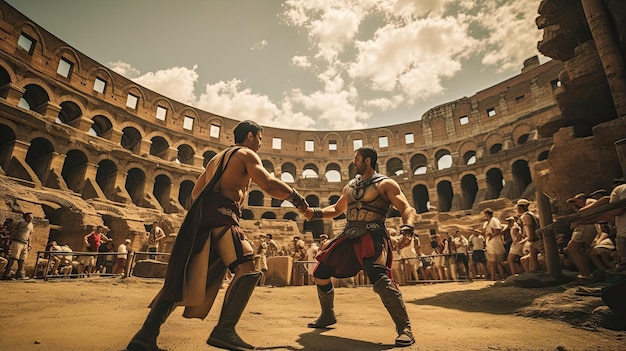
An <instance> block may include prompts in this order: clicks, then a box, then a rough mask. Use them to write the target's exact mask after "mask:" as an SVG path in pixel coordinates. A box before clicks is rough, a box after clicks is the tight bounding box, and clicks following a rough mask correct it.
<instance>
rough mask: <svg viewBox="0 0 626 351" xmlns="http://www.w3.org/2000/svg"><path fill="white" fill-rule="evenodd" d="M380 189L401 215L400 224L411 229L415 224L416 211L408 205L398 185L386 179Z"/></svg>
mask: <svg viewBox="0 0 626 351" xmlns="http://www.w3.org/2000/svg"><path fill="white" fill-rule="evenodd" d="M380 188H381V190H382V191H383V192H384V194H385V195H386V196H387V198H388V199H389V201H390V202H391V204H392V205H393V206H394V207H395V208H396V209H397V210H398V211H399V212H400V214H401V215H402V223H403V224H405V225H408V226H410V227H411V228H413V226H414V225H415V222H417V211H415V208H413V207H412V206H411V205H410V204H409V201H408V200H407V199H406V196H405V195H404V193H403V192H402V190H401V189H400V186H399V185H398V183H396V182H395V181H394V180H392V179H387V180H384V181H382V182H381V185H380Z"/></svg>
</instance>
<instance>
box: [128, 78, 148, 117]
mask: <svg viewBox="0 0 626 351" xmlns="http://www.w3.org/2000/svg"><path fill="white" fill-rule="evenodd" d="M143 89H144V87H142V86H141V85H137V84H133V83H131V84H128V85H127V86H125V87H124V89H123V90H122V92H123V94H125V95H124V100H122V104H123V105H124V108H127V107H126V100H125V99H126V96H127V95H128V94H132V95H135V96H137V98H138V100H139V101H137V107H136V109H135V110H139V107H140V106H141V107H144V106H146V103H147V101H146V94H144V92H143Z"/></svg>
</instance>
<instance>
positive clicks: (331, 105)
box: [290, 88, 370, 130]
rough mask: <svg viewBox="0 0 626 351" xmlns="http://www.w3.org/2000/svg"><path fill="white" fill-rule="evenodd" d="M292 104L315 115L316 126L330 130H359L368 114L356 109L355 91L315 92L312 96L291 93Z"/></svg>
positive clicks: (356, 97) (363, 125)
mask: <svg viewBox="0 0 626 351" xmlns="http://www.w3.org/2000/svg"><path fill="white" fill-rule="evenodd" d="M290 100H291V101H292V103H295V104H301V105H302V106H303V107H304V108H305V109H306V110H308V111H310V112H309V114H310V115H313V114H314V115H315V120H316V122H317V125H319V126H322V127H324V128H329V129H330V130H336V129H341V130H345V129H361V128H365V127H366V126H367V125H366V123H365V121H366V120H367V119H369V117H370V114H369V113H367V112H364V111H360V110H358V109H357V107H356V101H357V100H358V94H357V91H356V89H354V88H351V89H344V90H342V91H340V92H337V93H327V92H324V91H317V92H314V93H312V94H308V95H305V94H302V92H300V91H298V90H296V91H294V92H293V94H292V96H291V99H290Z"/></svg>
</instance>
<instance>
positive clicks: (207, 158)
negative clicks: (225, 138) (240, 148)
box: [202, 150, 217, 167]
mask: <svg viewBox="0 0 626 351" xmlns="http://www.w3.org/2000/svg"><path fill="white" fill-rule="evenodd" d="M215 155H217V152H215V151H213V150H207V151H205V152H204V153H203V154H202V167H206V165H207V164H208V163H209V161H211V159H212V158H213V157H215Z"/></svg>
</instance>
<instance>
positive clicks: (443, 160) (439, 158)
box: [435, 149, 452, 171]
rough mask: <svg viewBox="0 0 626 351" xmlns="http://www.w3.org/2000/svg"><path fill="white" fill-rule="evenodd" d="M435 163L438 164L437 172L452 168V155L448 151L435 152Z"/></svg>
mask: <svg viewBox="0 0 626 351" xmlns="http://www.w3.org/2000/svg"><path fill="white" fill-rule="evenodd" d="M435 161H436V162H437V170H439V171H441V170H443V169H446V168H450V167H452V155H451V154H450V151H449V150H447V149H439V150H437V152H435Z"/></svg>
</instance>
